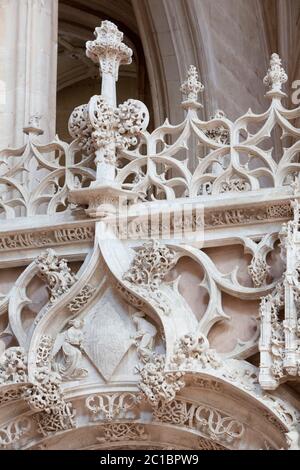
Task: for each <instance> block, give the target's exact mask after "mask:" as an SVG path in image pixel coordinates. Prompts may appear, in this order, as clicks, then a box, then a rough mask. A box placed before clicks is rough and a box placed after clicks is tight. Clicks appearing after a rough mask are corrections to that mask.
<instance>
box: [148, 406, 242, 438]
mask: <svg viewBox="0 0 300 470" xmlns="http://www.w3.org/2000/svg"><path fill="white" fill-rule="evenodd" d="M153 416H154V419H155V420H157V421H161V422H164V423H169V424H174V425H181V426H183V425H185V426H189V427H190V428H192V429H195V430H196V431H200V432H201V433H203V434H204V435H205V436H207V437H209V438H210V439H212V440H216V441H219V442H221V443H222V442H223V443H226V444H229V443H231V444H232V443H233V442H234V441H235V440H238V439H240V438H241V437H242V436H243V434H244V431H245V428H244V425H243V424H242V423H240V422H239V421H237V420H236V419H234V418H232V417H230V416H226V415H225V414H224V413H222V412H220V411H219V410H216V409H214V408H210V407H208V406H206V405H199V404H195V403H188V402H186V401H183V400H179V399H176V400H173V401H171V402H169V403H163V404H161V405H160V406H159V407H157V408H155V409H154V410H153Z"/></svg>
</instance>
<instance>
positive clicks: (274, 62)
mask: <svg viewBox="0 0 300 470" xmlns="http://www.w3.org/2000/svg"><path fill="white" fill-rule="evenodd" d="M287 79H288V76H287V74H286V73H285V70H284V68H283V67H282V65H281V59H280V57H279V55H278V54H275V53H274V54H272V55H271V59H270V67H269V69H268V72H267V75H266V76H265V78H264V85H266V86H268V87H269V88H270V91H271V92H278V91H279V92H280V91H281V87H282V84H283V83H286V82H287Z"/></svg>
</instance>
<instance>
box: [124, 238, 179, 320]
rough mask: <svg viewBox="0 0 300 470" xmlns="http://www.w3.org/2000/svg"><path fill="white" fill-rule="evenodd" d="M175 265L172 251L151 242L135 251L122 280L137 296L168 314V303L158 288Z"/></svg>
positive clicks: (174, 255)
mask: <svg viewBox="0 0 300 470" xmlns="http://www.w3.org/2000/svg"><path fill="white" fill-rule="evenodd" d="M176 263H177V255H176V253H175V252H174V251H173V250H171V249H169V248H168V247H167V246H164V245H161V244H160V243H159V242H158V241H157V240H152V241H150V242H147V243H144V245H142V246H141V247H139V248H137V249H136V255H135V257H134V259H133V261H132V263H131V266H130V268H129V270H128V271H127V272H126V273H125V274H124V276H123V280H124V281H125V282H126V283H128V285H129V286H130V287H132V289H133V290H134V291H135V292H136V293H137V294H139V295H140V296H141V297H144V298H145V299H146V300H148V301H149V302H150V303H152V302H153V303H154V304H155V306H156V307H157V308H158V309H159V310H161V311H162V312H163V313H165V314H168V313H169V306H168V301H167V299H166V297H165V295H164V293H163V292H161V290H160V288H159V287H160V284H161V283H162V282H163V280H164V278H165V277H166V275H167V274H168V272H169V271H171V269H173V268H174V267H175V265H176Z"/></svg>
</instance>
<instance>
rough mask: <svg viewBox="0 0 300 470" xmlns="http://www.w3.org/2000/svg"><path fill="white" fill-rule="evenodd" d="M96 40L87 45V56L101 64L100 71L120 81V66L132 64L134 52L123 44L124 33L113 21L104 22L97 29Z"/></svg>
mask: <svg viewBox="0 0 300 470" xmlns="http://www.w3.org/2000/svg"><path fill="white" fill-rule="evenodd" d="M95 36H96V39H95V40H94V41H88V42H87V43H86V55H87V57H89V58H90V59H92V61H93V62H96V63H97V64H98V63H99V65H100V70H101V71H102V73H103V72H105V73H108V74H111V75H112V76H113V77H114V79H115V81H117V80H118V70H119V66H120V64H130V63H131V60H132V59H131V56H132V50H131V49H130V48H129V47H127V46H126V45H125V44H124V43H123V42H122V40H123V33H122V32H121V31H119V30H118V28H117V26H116V25H115V24H113V23H112V22H111V21H102V23H101V27H98V28H96V29H95Z"/></svg>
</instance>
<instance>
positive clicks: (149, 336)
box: [132, 312, 157, 361]
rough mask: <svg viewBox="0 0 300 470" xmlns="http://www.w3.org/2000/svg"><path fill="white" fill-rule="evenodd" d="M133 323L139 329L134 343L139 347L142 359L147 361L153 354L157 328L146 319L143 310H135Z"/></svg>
mask: <svg viewBox="0 0 300 470" xmlns="http://www.w3.org/2000/svg"><path fill="white" fill-rule="evenodd" d="M132 320H133V323H134V325H135V327H136V329H137V333H136V335H135V336H134V344H135V345H136V347H137V350H138V353H139V355H140V356H141V359H143V360H144V361H146V360H147V359H148V358H149V357H150V356H151V354H152V352H153V348H154V343H155V337H156V335H157V329H156V328H155V326H154V325H152V323H150V322H149V321H148V320H146V319H145V316H144V314H143V313H142V312H135V313H134V314H133V316H132Z"/></svg>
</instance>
